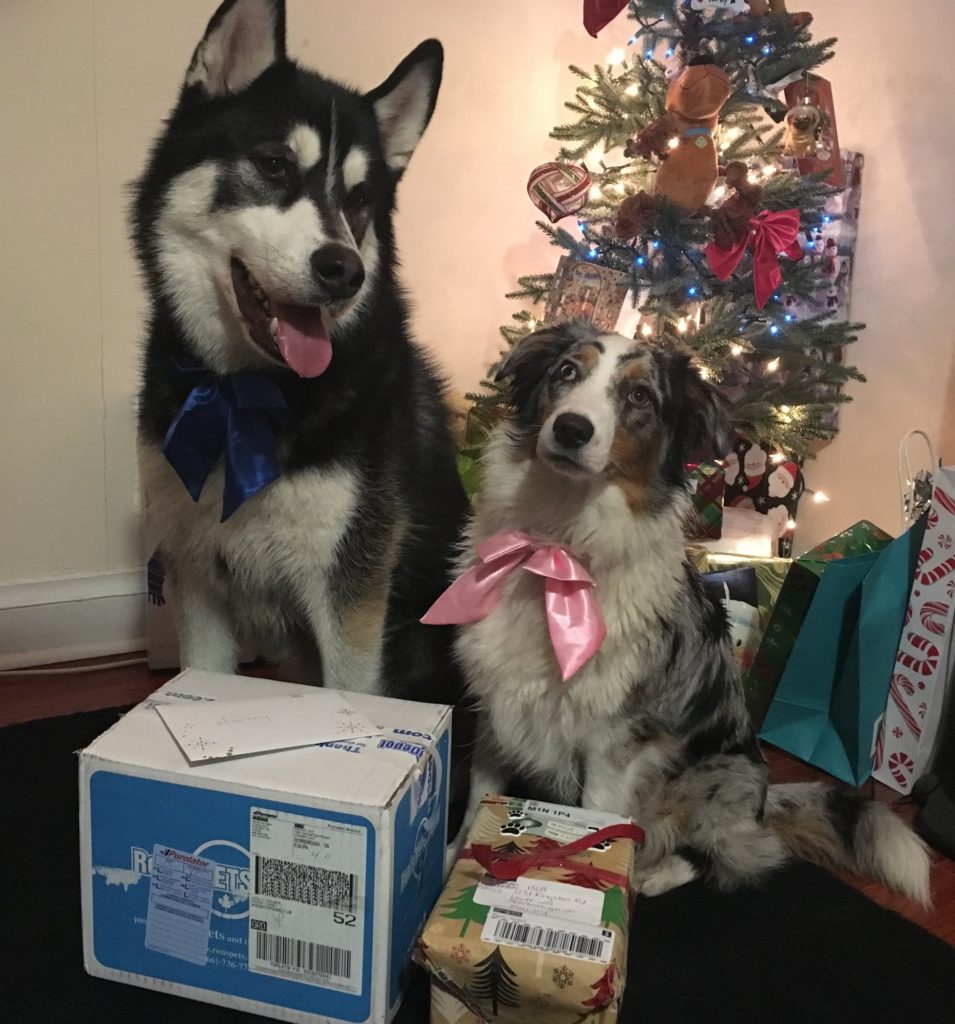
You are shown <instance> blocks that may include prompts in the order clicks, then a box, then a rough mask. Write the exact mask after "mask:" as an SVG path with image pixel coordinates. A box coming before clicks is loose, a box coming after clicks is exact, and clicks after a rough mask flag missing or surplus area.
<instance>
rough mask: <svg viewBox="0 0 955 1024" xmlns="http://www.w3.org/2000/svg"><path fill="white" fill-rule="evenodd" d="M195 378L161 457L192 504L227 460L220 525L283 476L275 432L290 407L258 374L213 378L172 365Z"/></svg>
mask: <svg viewBox="0 0 955 1024" xmlns="http://www.w3.org/2000/svg"><path fill="white" fill-rule="evenodd" d="M175 365H176V369H177V370H179V372H180V374H182V375H183V376H184V377H186V378H187V379H189V378H196V384H195V385H194V386H193V388H192V390H191V391H190V392H189V395H188V397H187V398H186V400H185V402H183V404H182V406H181V407H180V409H179V411H178V412H177V413H176V415H175V418H174V419H173V421H172V423H171V424H170V425H169V429H168V430H167V431H166V437H165V440H164V441H163V446H162V450H163V454H164V455H165V456H166V459H167V460H168V461H169V464H170V465H171V466H172V468H173V469H174V470H175V471H176V473H178V475H179V478H180V480H182V482H183V484H185V487H186V490H187V491H188V492H189V494H190V495H191V496H192V500H193V501H198V500H199V495H200V494H201V493H202V488H203V485H204V484H205V482H206V479H207V478H208V476H209V474H210V473H211V472H212V470H213V467H214V466H215V464H216V463H217V462H218V461H219V459H220V458H222V457H223V456H224V457H225V486H224V489H223V493H222V522H225V521H226V520H227V519H228V518H229V516H231V515H232V513H233V512H235V510H236V509H237V508H239V506H240V505H242V503H243V502H245V501H248V499H249V498H251V497H252V496H253V495H255V494H258V493H259V491H261V490H264V489H265V488H266V487H268V485H269V484H270V483H272V482H273V481H274V480H277V479H278V478H279V476H281V469H280V468H279V460H278V454H277V452H276V448H275V428H276V426H278V425H280V424H282V423H284V422H285V419H286V418H287V416H288V406H287V405H286V404H285V398H284V396H283V395H282V391H281V389H280V388H279V386H278V385H277V384H276V383H275V381H274V380H272V379H271V378H270V377H267V376H265V375H264V374H261V373H233V374H229V375H228V376H226V377H217V376H215V375H214V374H212V373H210V372H208V371H207V370H205V369H203V368H202V367H201V366H195V365H188V364H181V363H176V364H175Z"/></svg>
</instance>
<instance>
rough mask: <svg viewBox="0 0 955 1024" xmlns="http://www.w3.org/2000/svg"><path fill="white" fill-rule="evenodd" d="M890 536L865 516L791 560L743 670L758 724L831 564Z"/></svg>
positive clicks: (875, 548)
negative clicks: (759, 639)
mask: <svg viewBox="0 0 955 1024" xmlns="http://www.w3.org/2000/svg"><path fill="white" fill-rule="evenodd" d="M891 541H892V537H891V536H890V535H889V534H888V533H886V532H885V531H884V530H881V529H879V527H878V526H876V525H875V524H874V523H870V522H869V521H868V520H866V519H863V520H861V521H860V522H858V523H856V524H854V525H853V526H850V527H849V529H847V530H843V531H842V533H839V534H836V536H835V537H830V538H829V540H827V541H824V542H823V543H822V544H819V545H818V546H817V547H814V548H813V549H812V550H811V551H807V552H806V553H805V554H804V555H802V556H801V557H799V558H797V559H796V560H795V561H794V562H793V563H792V564H791V565H790V566H789V569H788V571H787V573H786V578H785V580H784V581H783V584H782V588H781V589H780V591H779V595H778V597H777V599H776V603H775V606H774V607H773V611H772V615H771V616H770V619H769V623H768V625H767V626H766V631H765V633H764V634H763V639H762V642H761V643H760V645H759V650H758V651H757V653H756V659H755V660H754V662H753V664H752V665H751V666H750V668H749V670H748V671H747V672H746V673H745V674H744V675H743V689H744V691H745V693H746V704H747V707H748V708H749V713H750V716H751V717H752V720H753V725H754V727H755V728H756V729H759V728H760V726H762V724H763V719H764V718H765V717H766V712H767V711H768V710H769V705H770V704H771V703H772V699H773V697H774V695H775V693H776V687H777V686H778V685H779V681H780V679H782V676H783V672H784V671H785V669H786V663H787V662H788V661H789V656H790V655H791V654H792V650H793V647H794V646H795V644H796V638H797V637H798V636H799V631H800V629H801V628H802V624H803V622H804V621H805V619H806V616H807V615H808V613H809V606H810V605H811V604H812V599H813V596H814V595H815V593H816V588H817V587H818V586H819V580H820V579H821V578H822V575H823V573H824V572H825V570H826V566H827V565H828V564H829V563H830V562H832V561H836V560H838V559H841V558H847V557H850V556H854V555H863V554H866V553H867V552H871V551H881V550H882V549H883V548H884V547H886V546H887V545H888V544H889V543H891Z"/></svg>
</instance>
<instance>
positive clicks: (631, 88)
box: [623, 82, 640, 96]
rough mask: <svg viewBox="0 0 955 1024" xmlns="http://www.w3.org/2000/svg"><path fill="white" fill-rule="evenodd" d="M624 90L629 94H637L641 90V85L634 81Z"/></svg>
mask: <svg viewBox="0 0 955 1024" xmlns="http://www.w3.org/2000/svg"><path fill="white" fill-rule="evenodd" d="M623 91H624V92H625V93H626V95H627V96H636V95H637V93H638V92H639V91H640V86H639V85H637V83H636V82H634V83H633V85H628V86H627V88H626V89H624V90H623Z"/></svg>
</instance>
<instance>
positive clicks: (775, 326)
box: [769, 324, 779, 334]
mask: <svg viewBox="0 0 955 1024" xmlns="http://www.w3.org/2000/svg"><path fill="white" fill-rule="evenodd" d="M769 333H770V334H779V325H778V324H773V326H772V327H770V329H769Z"/></svg>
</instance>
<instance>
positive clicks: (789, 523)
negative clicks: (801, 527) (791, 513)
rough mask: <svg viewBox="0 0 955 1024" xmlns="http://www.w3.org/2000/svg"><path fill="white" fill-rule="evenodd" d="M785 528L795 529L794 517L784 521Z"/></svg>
mask: <svg viewBox="0 0 955 1024" xmlns="http://www.w3.org/2000/svg"><path fill="white" fill-rule="evenodd" d="M786 529H787V530H795V529H796V520H795V519H789V520H787V521H786Z"/></svg>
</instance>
